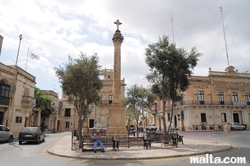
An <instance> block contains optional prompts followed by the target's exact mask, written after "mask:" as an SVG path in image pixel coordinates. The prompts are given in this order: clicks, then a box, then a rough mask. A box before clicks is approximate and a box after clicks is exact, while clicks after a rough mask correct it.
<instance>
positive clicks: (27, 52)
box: [25, 47, 29, 71]
mask: <svg viewBox="0 0 250 166" xmlns="http://www.w3.org/2000/svg"><path fill="white" fill-rule="evenodd" d="M28 55H29V47H28V51H27V57H26V65H25V71H26V70H27V63H28Z"/></svg>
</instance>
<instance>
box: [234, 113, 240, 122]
mask: <svg viewBox="0 0 250 166" xmlns="http://www.w3.org/2000/svg"><path fill="white" fill-rule="evenodd" d="M233 118H234V119H233V120H234V122H238V123H239V122H240V121H239V114H238V113H233Z"/></svg>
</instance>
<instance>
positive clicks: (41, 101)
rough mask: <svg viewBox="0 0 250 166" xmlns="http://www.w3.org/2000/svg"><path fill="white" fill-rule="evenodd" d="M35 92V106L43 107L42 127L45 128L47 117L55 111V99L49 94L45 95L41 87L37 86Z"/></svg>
mask: <svg viewBox="0 0 250 166" xmlns="http://www.w3.org/2000/svg"><path fill="white" fill-rule="evenodd" d="M34 93H35V94H34V96H35V99H36V105H35V107H34V108H38V109H41V119H42V123H41V129H42V130H44V127H45V126H44V123H45V119H46V118H48V117H49V116H50V115H51V114H52V113H53V112H54V105H53V100H52V99H51V98H50V97H49V96H48V95H44V94H43V92H42V91H41V90H40V89H39V88H35V91H34Z"/></svg>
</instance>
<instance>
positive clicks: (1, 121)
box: [0, 112, 4, 124]
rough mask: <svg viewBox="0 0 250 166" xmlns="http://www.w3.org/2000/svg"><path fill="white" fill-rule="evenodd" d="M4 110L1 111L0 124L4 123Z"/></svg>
mask: <svg viewBox="0 0 250 166" xmlns="http://www.w3.org/2000/svg"><path fill="white" fill-rule="evenodd" d="M3 117H4V112H0V124H3Z"/></svg>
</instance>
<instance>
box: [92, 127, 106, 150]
mask: <svg viewBox="0 0 250 166" xmlns="http://www.w3.org/2000/svg"><path fill="white" fill-rule="evenodd" d="M101 137H102V135H101V133H100V130H96V132H95V134H94V152H95V153H96V146H97V145H100V146H101V149H102V152H104V151H105V150H104V145H103V143H102V141H101Z"/></svg>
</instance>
